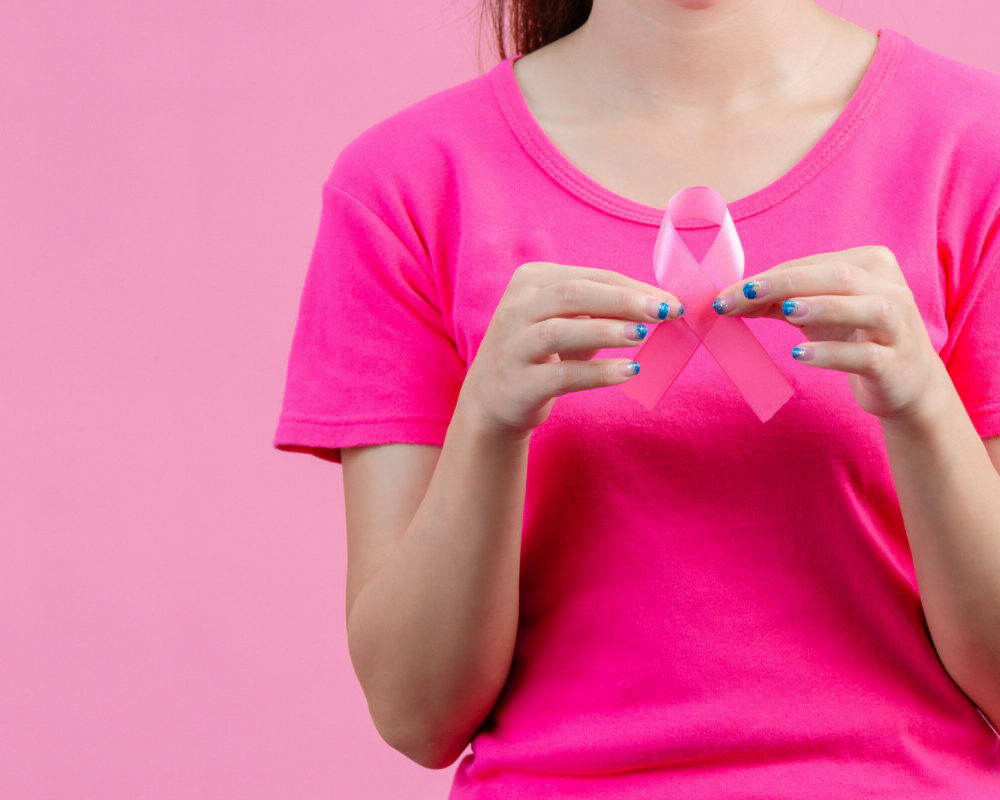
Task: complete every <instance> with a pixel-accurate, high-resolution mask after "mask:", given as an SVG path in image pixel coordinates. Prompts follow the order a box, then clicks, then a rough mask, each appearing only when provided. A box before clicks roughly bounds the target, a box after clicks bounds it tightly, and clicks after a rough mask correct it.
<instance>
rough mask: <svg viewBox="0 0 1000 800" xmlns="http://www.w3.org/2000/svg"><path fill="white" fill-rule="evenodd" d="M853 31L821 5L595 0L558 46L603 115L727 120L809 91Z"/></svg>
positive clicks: (793, 0) (764, 0)
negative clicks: (839, 41) (800, 89)
mask: <svg viewBox="0 0 1000 800" xmlns="http://www.w3.org/2000/svg"><path fill="white" fill-rule="evenodd" d="M849 27H851V26H850V24H849V23H847V22H845V21H844V20H842V19H840V18H839V17H837V16H836V15H834V14H831V13H829V12H827V11H825V10H824V9H822V8H820V7H819V6H817V5H816V4H815V3H813V2H812V0H717V2H716V3H715V4H714V5H711V6H709V7H705V8H683V7H680V6H678V5H675V4H674V3H673V2H671V1H670V0H594V4H593V9H592V11H591V14H590V17H589V18H588V19H587V21H586V22H585V23H584V24H583V25H582V26H581V27H580V28H578V29H577V30H575V31H573V32H572V33H570V34H568V35H567V36H565V37H563V39H562V40H560V41H559V42H558V44H559V51H560V57H561V58H563V59H567V60H568V62H569V63H572V65H573V69H572V73H571V74H574V75H576V76H577V78H578V81H579V83H578V85H579V87H580V88H581V90H582V95H583V97H585V98H586V101H587V104H588V105H590V106H592V107H593V109H594V111H595V112H599V111H600V110H614V111H615V113H617V114H625V115H629V116H635V117H648V118H657V117H663V116H665V115H670V116H675V115H676V114H678V113H684V112H693V113H697V114H700V113H709V114H712V115H715V114H720V115H728V114H730V113H734V114H736V113H740V112H742V111H746V110H749V109H752V108H754V107H756V106H758V105H761V104H764V103H767V102H769V101H771V100H773V99H774V98H776V97H781V96H784V95H787V94H789V93H790V92H792V91H794V89H795V88H796V86H797V85H800V84H805V83H806V82H807V78H809V76H810V75H811V73H812V72H813V70H814V69H819V68H821V67H822V66H823V62H824V56H825V55H826V54H827V52H828V49H829V48H830V46H831V44H832V43H833V41H834V40H835V38H836V37H837V35H838V34H842V33H844V31H845V30H846V29H847V28H849Z"/></svg>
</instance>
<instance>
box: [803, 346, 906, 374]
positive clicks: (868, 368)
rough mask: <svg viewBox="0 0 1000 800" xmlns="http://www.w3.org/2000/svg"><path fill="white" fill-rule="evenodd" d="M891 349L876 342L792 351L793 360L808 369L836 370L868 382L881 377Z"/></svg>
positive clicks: (804, 347)
mask: <svg viewBox="0 0 1000 800" xmlns="http://www.w3.org/2000/svg"><path fill="white" fill-rule="evenodd" d="M891 356H892V348H889V347H886V346H885V345H881V344H878V343H877V342H870V341H868V342H803V343H802V344H800V345H796V346H795V347H794V348H793V349H792V357H793V358H794V359H796V360H797V361H802V362H803V363H805V364H808V365H809V366H811V367H820V368H822V369H838V370H842V371H843V372H853V373H854V374H856V375H864V376H865V377H868V378H879V377H881V376H882V375H883V374H884V372H885V370H886V368H887V367H888V364H889V359H890V358H891Z"/></svg>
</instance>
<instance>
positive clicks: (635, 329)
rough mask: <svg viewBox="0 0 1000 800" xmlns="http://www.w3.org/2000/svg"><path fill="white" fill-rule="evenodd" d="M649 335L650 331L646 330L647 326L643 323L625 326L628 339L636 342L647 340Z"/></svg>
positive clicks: (630, 323)
mask: <svg viewBox="0 0 1000 800" xmlns="http://www.w3.org/2000/svg"><path fill="white" fill-rule="evenodd" d="M647 333H649V331H648V330H647V329H646V326H645V325H643V324H642V323H641V322H640V323H638V324H637V323H635V322H629V323H626V325H625V338H626V339H635V340H641V339H645V338H646V334H647Z"/></svg>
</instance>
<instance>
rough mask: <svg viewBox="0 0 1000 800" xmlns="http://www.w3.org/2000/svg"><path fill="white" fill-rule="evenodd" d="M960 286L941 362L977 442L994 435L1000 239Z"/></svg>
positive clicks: (999, 428) (998, 389)
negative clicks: (953, 386)
mask: <svg viewBox="0 0 1000 800" xmlns="http://www.w3.org/2000/svg"><path fill="white" fill-rule="evenodd" d="M992 231H993V233H994V236H993V237H992V242H991V244H990V245H989V246H987V247H986V248H984V251H983V253H984V254H983V256H982V258H981V259H980V261H979V264H978V266H977V267H976V269H975V271H974V272H973V273H972V276H971V280H969V281H967V282H966V286H967V288H966V289H965V291H964V293H963V295H962V298H961V300H960V302H959V305H958V307H957V310H956V312H955V315H954V317H953V319H952V320H951V322H950V324H949V327H948V340H947V342H946V343H945V346H944V347H943V348H942V350H941V355H942V359H943V360H944V364H945V367H946V368H947V369H948V374H949V375H950V376H951V379H952V382H953V383H954V384H955V389H956V390H957V391H958V394H959V396H960V397H961V398H962V403H963V404H964V405H965V408H966V410H967V411H968V413H969V417H970V419H971V420H972V423H973V425H975V428H976V431H977V433H978V434H979V436H980V438H983V439H986V438H989V437H991V436H998V435H1000V314H998V313H997V310H998V309H1000V235H997V226H996V225H994V227H993V229H992Z"/></svg>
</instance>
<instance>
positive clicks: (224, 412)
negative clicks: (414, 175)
mask: <svg viewBox="0 0 1000 800" xmlns="http://www.w3.org/2000/svg"><path fill="white" fill-rule="evenodd" d="M13 5H14V4H11V3H8V4H5V5H4V8H3V10H2V11H0V54H2V55H0V58H2V59H3V61H2V71H0V75H2V76H3V77H2V79H0V186H2V187H3V191H2V192H0V264H2V267H3V273H2V274H3V289H2V291H0V309H2V314H0V326H2V328H0V356H2V374H3V376H4V378H5V380H4V382H3V391H2V392H0V412H2V419H3V427H2V441H0V452H2V453H3V461H2V472H0V531H2V534H3V535H2V536H0V634H2V641H3V649H2V661H0V664H2V679H3V680H2V688H0V787H2V790H0V793H2V795H3V797H5V798H17V799H18V800H22V799H23V800H36V799H38V800H41V799H42V798H44V799H45V800H52V799H53V798H58V799H59V800H69V799H72V800H76V798H101V800H119V799H122V798H143V800H165V799H166V798H178V799H180V798H184V800H188V799H189V798H206V799H207V798H241V799H242V800H258V799H259V798H296V799H297V800H307V799H308V798H334V797H338V798H339V797H342V798H355V797H357V798H396V797H407V798H414V799H420V798H438V800H443V799H444V798H445V797H446V796H447V791H448V787H449V785H450V783H451V776H452V774H453V772H454V765H452V766H451V767H449V768H447V769H444V770H439V771H431V770H426V769H424V768H422V767H419V766H417V765H416V764H414V763H412V762H410V761H408V760H407V759H406V758H405V757H403V756H402V755H400V754H399V753H397V752H395V751H394V750H392V749H391V748H389V747H388V745H386V744H384V743H383V742H382V740H381V739H380V738H379V737H378V734H377V733H376V731H375V729H374V727H373V725H372V724H371V721H370V718H369V716H368V712H367V707H366V705H365V701H364V695H363V694H362V692H361V689H360V687H359V685H358V683H357V680H356V678H355V676H354V672H353V670H352V667H351V664H350V660H349V658H348V653H347V645H346V634H345V625H344V580H345V535H344V529H343V525H344V522H343V496H342V486H341V474H340V467H339V466H336V465H333V464H330V463H325V462H321V461H320V460H318V459H315V458H313V457H311V456H306V455H301V454H288V453H280V452H278V451H276V450H273V449H272V448H271V437H272V435H273V431H274V426H275V424H276V422H277V415H278V411H279V407H280V402H281V393H282V388H283V381H284V372H285V364H286V359H287V356H288V349H289V345H290V342H291V335H292V331H293V326H294V322H295V315H296V311H297V304H298V298H299V293H300V291H301V288H302V283H303V280H304V277H305V270H306V266H307V262H308V258H309V254H310V251H311V249H312V244H313V237H314V236H315V232H316V227H317V224H318V219H319V216H318V215H319V203H320V188H321V184H322V182H323V180H324V179H325V177H326V175H327V173H328V172H329V169H330V167H331V166H332V164H333V160H334V159H335V157H336V155H337V153H338V152H339V151H340V149H341V148H342V147H343V146H344V145H345V144H346V143H347V142H348V141H349V140H350V139H352V138H353V137H354V136H356V135H357V134H358V133H359V132H361V131H362V130H363V129H364V128H366V127H368V126H369V125H371V124H373V123H374V122H376V121H378V120H380V119H382V118H384V117H386V116H388V115H390V114H391V113H393V112H395V111H396V110H398V109H401V108H403V107H404V106H406V105H409V104H410V103H413V102H415V101H417V100H419V99H421V98H422V97H425V96H426V95H428V94H431V93H433V92H435V91H438V90H439V89H443V88H446V87H448V86H451V85H454V84H456V83H459V82H461V81H464V80H467V79H469V78H472V77H474V76H475V75H476V74H478V69H477V63H476V56H475V42H476V23H477V19H478V6H477V5H476V3H475V0H452V2H448V3H446V2H444V0H436V1H435V2H429V1H428V0H423V1H422V2H419V1H418V2H407V3H400V2H399V0H395V1H394V2H391V1H390V0H368V2H365V3H354V2H346V0H327V2H303V1H302V0H286V1H285V2H280V3H279V2H270V3H267V2H259V0H248V1H247V2H243V3H240V4H224V3H219V2H214V3H213V2H208V3H204V2H201V3H193V2H188V0H173V1H172V2H169V3H167V2H164V3H153V2H150V1H149V0H130V2H125V0H117V1H116V2H97V3H84V4H80V3H69V2H44V3H20V4H17V5H18V6H19V8H17V10H16V11H15V10H14V9H13V8H12V6H13ZM823 5H824V6H825V7H826V8H829V9H830V10H832V11H838V9H840V13H841V15H842V16H844V17H846V18H848V19H851V20H852V21H854V22H856V23H858V24H861V25H863V26H865V27H867V28H869V29H871V30H876V29H877V28H878V27H880V26H885V27H890V28H893V29H895V30H898V31H900V32H902V33H904V34H906V35H907V36H909V37H910V38H911V39H913V40H915V41H916V42H918V43H919V44H922V45H924V46H926V47H929V48H931V49H934V50H937V51H938V52H941V53H944V54H946V55H950V56H952V57H954V58H957V59H959V60H962V61H965V62H966V63H970V64H974V65H976V66H979V67H983V68H985V69H988V70H991V71H993V72H1000V50H998V48H997V47H996V43H997V30H998V27H997V26H998V25H1000V12H998V11H997V10H996V5H995V3H994V2H992V1H991V0H953V2H950V3H947V4H945V3H941V2H940V1H939V0H936V1H935V2H918V1H917V0H881V1H880V2H879V1H877V0H845V2H844V3H843V7H842V8H840V2H839V0H826V1H825V2H823ZM485 44H486V45H488V44H489V41H488V40H487V41H486V42H485ZM494 63H495V61H494V60H493V59H492V57H491V51H490V49H489V47H488V46H484V50H483V66H484V69H488V68H490V67H492V66H493V64H494Z"/></svg>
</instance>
